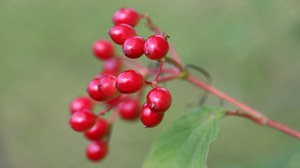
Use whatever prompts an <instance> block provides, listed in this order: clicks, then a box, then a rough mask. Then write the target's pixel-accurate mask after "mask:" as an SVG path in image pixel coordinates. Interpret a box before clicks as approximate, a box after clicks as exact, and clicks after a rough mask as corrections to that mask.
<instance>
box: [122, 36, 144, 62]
mask: <svg viewBox="0 0 300 168" xmlns="http://www.w3.org/2000/svg"><path fill="white" fill-rule="evenodd" d="M144 44H145V40H144V38H143V37H140V36H134V37H131V38H128V39H127V40H126V41H125V42H124V44H123V53H124V54H125V56H127V57H128V58H139V57H140V56H142V55H143V54H144Z"/></svg>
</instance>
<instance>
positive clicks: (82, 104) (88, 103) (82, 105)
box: [70, 96, 94, 114]
mask: <svg viewBox="0 0 300 168" xmlns="http://www.w3.org/2000/svg"><path fill="white" fill-rule="evenodd" d="M93 107H94V103H93V101H92V100H91V99H89V98H88V97H85V96H81V97H77V98H75V99H74V100H73V101H72V102H71V103H70V112H71V114H73V113H75V112H76V111H80V110H84V109H86V110H93Z"/></svg>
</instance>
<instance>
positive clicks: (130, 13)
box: [112, 8, 140, 27]
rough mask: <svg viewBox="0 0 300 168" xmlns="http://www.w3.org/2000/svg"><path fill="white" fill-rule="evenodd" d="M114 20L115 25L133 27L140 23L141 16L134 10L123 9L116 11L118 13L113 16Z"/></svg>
mask: <svg viewBox="0 0 300 168" xmlns="http://www.w3.org/2000/svg"><path fill="white" fill-rule="evenodd" d="M112 20H113V22H114V24H115V25H118V24H128V25H130V26H132V27H133V26H135V25H136V24H137V23H138V22H139V20H140V15H139V13H138V12H137V11H135V10H134V9H131V8H121V9H119V10H117V11H116V13H115V14H114V15H113V18H112Z"/></svg>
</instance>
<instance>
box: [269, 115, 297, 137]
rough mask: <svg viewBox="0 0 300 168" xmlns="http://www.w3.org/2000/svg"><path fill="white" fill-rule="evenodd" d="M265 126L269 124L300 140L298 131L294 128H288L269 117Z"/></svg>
mask: <svg viewBox="0 0 300 168" xmlns="http://www.w3.org/2000/svg"><path fill="white" fill-rule="evenodd" d="M267 126H269V127H271V128H274V129H276V130H279V131H281V132H283V133H285V134H287V135H290V136H293V137H295V138H297V139H299V140H300V132H298V131H296V130H294V129H292V128H289V127H288V126H285V125H283V124H280V123H278V122H276V121H273V120H271V119H269V120H268V121H267Z"/></svg>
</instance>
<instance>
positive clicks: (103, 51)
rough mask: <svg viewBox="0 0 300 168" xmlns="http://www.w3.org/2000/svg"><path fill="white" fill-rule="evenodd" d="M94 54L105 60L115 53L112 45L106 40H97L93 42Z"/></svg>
mask: <svg viewBox="0 0 300 168" xmlns="http://www.w3.org/2000/svg"><path fill="white" fill-rule="evenodd" d="M93 51H94V55H95V56H96V57H97V58H99V59H100V60H107V59H109V58H112V57H113V56H114V55H115V51H114V46H113V44H112V43H111V42H110V41H108V40H98V41H96V42H95V43H94V44H93Z"/></svg>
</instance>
